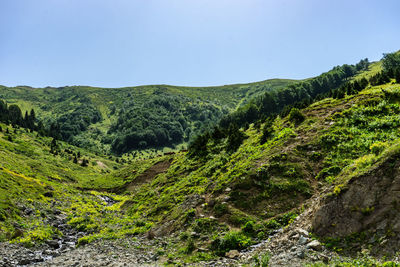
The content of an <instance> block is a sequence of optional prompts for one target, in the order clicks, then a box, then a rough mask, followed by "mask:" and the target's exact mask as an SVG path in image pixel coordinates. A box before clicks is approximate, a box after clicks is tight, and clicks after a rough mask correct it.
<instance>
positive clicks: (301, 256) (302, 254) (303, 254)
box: [297, 249, 305, 259]
mask: <svg viewBox="0 0 400 267" xmlns="http://www.w3.org/2000/svg"><path fill="white" fill-rule="evenodd" d="M297 257H299V258H300V259H304V257H305V252H304V249H302V250H300V251H299V252H297Z"/></svg>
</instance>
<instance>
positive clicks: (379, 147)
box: [369, 142, 388, 156]
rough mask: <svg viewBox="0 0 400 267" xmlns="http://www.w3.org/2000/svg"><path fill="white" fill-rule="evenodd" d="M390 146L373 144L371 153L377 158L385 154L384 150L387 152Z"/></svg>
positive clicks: (381, 143)
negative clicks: (386, 149)
mask: <svg viewBox="0 0 400 267" xmlns="http://www.w3.org/2000/svg"><path fill="white" fill-rule="evenodd" d="M387 147H388V145H387V143H385V142H376V143H373V144H372V145H371V146H370V147H369V149H370V150H371V152H372V153H373V154H375V155H376V156H378V155H379V154H381V153H382V152H383V150H385V148H387Z"/></svg>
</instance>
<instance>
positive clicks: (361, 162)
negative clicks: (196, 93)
mask: <svg viewBox="0 0 400 267" xmlns="http://www.w3.org/2000/svg"><path fill="white" fill-rule="evenodd" d="M399 63H400V53H392V54H385V55H384V58H383V59H382V60H381V61H379V62H374V63H369V62H368V61H365V60H362V61H361V62H360V63H359V64H357V65H343V66H338V67H335V68H333V69H332V70H331V71H328V72H326V73H323V74H321V75H320V76H318V77H314V78H310V79H306V80H304V81H297V82H292V83H291V84H289V85H287V86H283V87H281V88H279V89H276V90H271V91H268V92H265V91H263V92H261V91H260V92H259V93H258V95H257V96H255V97H252V98H250V99H249V98H247V99H245V100H243V101H242V102H240V100H237V102H235V104H234V105H232V107H231V108H232V109H234V107H235V106H236V107H237V108H236V109H235V111H233V112H231V113H230V114H229V115H226V116H223V117H222V119H221V120H219V122H215V124H214V126H213V127H209V128H208V129H207V131H205V132H203V133H202V134H200V135H199V136H198V137H196V138H194V139H193V141H192V143H191V144H190V146H189V148H188V149H189V151H188V152H185V151H180V152H176V153H166V154H165V155H162V156H161V155H160V156H158V157H153V158H150V159H146V160H143V159H137V158H136V159H132V158H130V159H128V158H126V157H124V158H119V157H115V156H113V155H106V154H102V153H99V152H97V153H93V152H91V151H90V150H87V149H85V148H81V147H76V146H74V145H72V144H70V143H68V142H65V141H61V140H58V141H54V140H55V139H54V138H51V137H46V136H40V135H38V133H37V132H36V131H33V132H32V131H28V130H26V129H24V128H22V127H18V126H11V125H6V124H1V125H0V126H1V129H2V132H1V133H0V145H1V151H0V152H1V153H0V164H1V165H0V167H1V169H0V179H1V180H0V185H1V186H0V190H1V191H0V193H1V194H0V196H1V206H0V227H1V231H0V238H1V240H3V241H10V242H11V243H13V244H8V243H2V244H1V246H0V255H2V256H4V259H3V262H0V263H2V264H11V262H17V263H19V264H22V263H25V264H27V263H33V262H34V261H36V260H37V261H41V260H45V259H46V260H47V261H48V263H51V264H54V265H61V264H74V263H75V262H78V263H82V264H88V265H95V264H100V265H101V264H103V263H104V262H108V261H109V262H110V263H112V262H115V261H118V263H121V264H124V263H125V264H127V265H134V264H138V265H143V264H160V265H161V264H167V265H168V264H171V265H173V264H175V265H184V264H189V265H198V266H210V265H217V266H228V265H234V266H235V265H240V264H243V265H245V264H247V265H254V266H268V264H270V265H273V266H304V265H305V264H309V265H310V266H398V259H397V258H396V257H397V255H396V253H397V251H398V249H399V244H400V240H399V238H398V237H399V232H400V229H399V226H398V221H399V218H398V197H399V196H398V192H399V184H400V183H399V181H398V180H399V179H398V159H399V155H400V149H399V148H400V145H399V144H400V143H399V142H400V132H399V126H400V104H399V99H400V77H399V75H400V68H399V65H400V64H399ZM18 88H20V87H18ZM18 90H21V92H25V91H26V90H31V91H32V92H34V91H35V90H42V91H41V92H44V91H46V90H47V89H28V88H22V89H21V88H20V89H18ZM18 90H17V88H8V89H7V88H6V90H5V91H4V92H8V93H7V94H11V93H10V92H16V91H18ZM49 90H50V91H52V90H55V91H57V90H56V89H49ZM96 90H97V89H96ZM96 90H95V89H93V91H92V92H95V91H96ZM99 90H100V89H99ZM119 90H123V89H119ZM111 91H112V90H111ZM2 92H3V91H2ZM43 94H44V93H43ZM99 94H100V93H99ZM5 95H6V94H4V96H5ZM71 97H72V96H71ZM7 99H11V98H10V97H9V98H7ZM49 99H50V98H49ZM19 103H28V102H23V101H21V102H19ZM60 103H63V102H60ZM93 103H94V102H93ZM26 105H28V104H26ZM56 105H57V104H55V106H56ZM26 107H28V106H26ZM26 107H25V108H23V109H28V108H26ZM30 107H31V106H29V108H30ZM37 113H38V114H39V113H40V111H37ZM41 118H45V116H44V115H43V116H42V117H41ZM54 142H55V144H54ZM78 152H79V153H78ZM78 154H79V156H77V155H78ZM75 157H76V161H75ZM85 162H86V164H85ZM18 244H24V245H25V246H31V247H32V248H30V249H29V250H27V249H25V248H22V247H21V246H19V245H18ZM75 244H76V245H77V246H78V248H76V249H73V247H74V245H75ZM253 245H254V246H253ZM32 251H38V252H37V254H35V253H33V252H32ZM10 255H11V256H10ZM30 255H31V256H30ZM32 255H33V256H32ZM36 255H39V256H36ZM52 255H53V256H52ZM139 255H141V256H139ZM50 256H51V257H53V258H52V259H50V260H49V257H50ZM35 257H37V258H35ZM46 257H47V258H46ZM391 260H392V261H393V262H390V261H391ZM385 261H386V262H385ZM45 264H46V263H45Z"/></svg>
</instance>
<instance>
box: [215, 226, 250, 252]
mask: <svg viewBox="0 0 400 267" xmlns="http://www.w3.org/2000/svg"><path fill="white" fill-rule="evenodd" d="M250 245H251V239H250V238H249V237H247V236H246V235H244V234H243V233H242V232H237V231H232V232H228V233H227V234H226V235H225V236H224V237H223V238H220V237H217V238H215V239H214V240H213V241H212V243H211V249H212V250H213V251H214V252H215V253H216V254H217V255H220V256H222V255H225V253H226V252H228V251H230V250H232V249H237V250H242V249H244V248H246V247H248V246H250Z"/></svg>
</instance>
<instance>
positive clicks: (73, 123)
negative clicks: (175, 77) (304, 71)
mask: <svg viewBox="0 0 400 267" xmlns="http://www.w3.org/2000/svg"><path fill="white" fill-rule="evenodd" d="M293 82H294V81H293V80H282V79H273V80H267V81H262V82H256V83H250V84H236V85H225V86H219V87H204V88H193V87H178V86H169V85H150V86H139V87H126V88H95V87H88V86H66V87H60V88H53V87H46V88H31V87H28V86H18V87H5V86H0V99H5V100H6V101H7V102H8V103H10V104H17V105H18V106H20V108H21V109H22V110H23V111H24V110H28V111H29V110H31V109H32V108H34V109H35V111H36V113H37V114H36V115H37V117H38V118H39V119H41V120H42V121H43V123H44V124H45V126H46V127H47V128H48V130H49V132H51V136H53V137H56V138H61V139H62V140H65V141H68V142H69V143H70V144H73V145H76V146H79V147H82V148H86V149H90V150H91V151H93V152H97V153H110V152H112V153H114V154H122V153H127V152H131V151H133V152H132V154H131V156H133V157H135V156H136V157H137V156H138V155H137V154H138V153H137V152H135V151H137V150H139V151H141V150H144V149H157V150H162V149H163V148H164V147H171V148H176V147H177V145H179V144H185V143H187V142H188V141H189V140H190V139H191V138H193V137H194V136H196V135H197V134H199V133H200V132H202V131H203V130H204V129H207V128H208V127H210V125H211V126H212V125H214V124H215V123H216V122H218V120H220V118H221V117H222V116H223V115H225V114H227V113H228V112H230V111H232V110H234V109H235V108H236V107H237V106H241V105H244V104H245V103H247V101H248V100H249V99H251V98H253V97H256V96H258V95H260V94H262V93H264V92H266V91H273V90H278V89H280V88H283V87H285V86H286V85H288V84H291V83H293Z"/></svg>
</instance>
